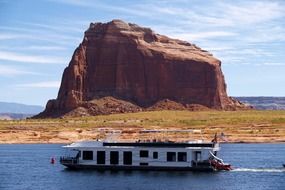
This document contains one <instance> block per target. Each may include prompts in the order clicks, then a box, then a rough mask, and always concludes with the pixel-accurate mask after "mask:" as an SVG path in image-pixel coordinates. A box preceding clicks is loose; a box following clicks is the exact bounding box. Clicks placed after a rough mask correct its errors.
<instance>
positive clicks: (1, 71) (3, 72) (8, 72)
mask: <svg viewBox="0 0 285 190" xmlns="http://www.w3.org/2000/svg"><path fill="white" fill-rule="evenodd" d="M30 74H32V75H37V73H34V72H30V71H25V70H21V69H18V68H15V67H11V66H5V65H0V76H5V77H11V76H17V75H30Z"/></svg>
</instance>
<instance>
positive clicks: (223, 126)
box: [0, 111, 285, 144]
mask: <svg viewBox="0 0 285 190" xmlns="http://www.w3.org/2000/svg"><path fill="white" fill-rule="evenodd" d="M145 129H149V130H153V129H160V130H164V129H169V130H181V129H194V130H195V131H196V132H195V133H192V134H189V133H159V134H148V133H139V131H142V130H145ZM114 130H119V131H120V132H121V134H120V135H119V136H118V135H116V136H117V138H116V140H117V141H134V140H138V139H150V140H151V139H158V140H166V139H167V140H173V141H187V140H189V139H191V140H198V139H203V140H204V141H211V140H212V139H213V136H214V134H215V133H217V134H221V133H223V134H224V137H225V138H223V140H221V141H226V142H230V143H238V142H243V143H285V112H274V111H271V112H254V111H250V112H246V111H243V112H187V111H181V112H177V111H160V112H159V111H158V112H142V113H133V114H116V115H108V116H96V117H88V118H65V119H47V120H20V121H0V144H9V143H64V144H66V143H71V142H75V141H82V140H95V139H106V138H111V137H114V135H113V136H112V135H110V133H109V132H107V133H106V131H114ZM198 130H201V131H202V133H198V132H197V131H198Z"/></svg>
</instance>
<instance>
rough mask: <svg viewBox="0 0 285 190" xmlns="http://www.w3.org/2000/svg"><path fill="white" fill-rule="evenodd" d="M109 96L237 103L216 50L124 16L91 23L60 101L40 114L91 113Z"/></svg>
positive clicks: (148, 102) (146, 102) (146, 103)
mask: <svg viewBox="0 0 285 190" xmlns="http://www.w3.org/2000/svg"><path fill="white" fill-rule="evenodd" d="M107 96H111V97H114V98H116V99H119V100H124V101H128V102H131V103H132V104H134V106H138V107H141V108H148V107H151V106H152V105H154V104H155V103H157V102H159V101H161V100H164V99H167V100H171V101H175V102H178V103H179V104H181V105H190V104H200V105H203V106H206V107H209V108H213V109H235V107H236V102H235V101H233V100H232V99H231V98H229V97H228V96H227V93H226V84H225V80H224V76H223V73H222V71H221V62H220V61H219V60H218V59H216V58H215V57H213V56H212V54H210V53H209V52H207V51H205V50H202V49H200V48H199V47H197V46H196V45H194V44H190V43H188V42H185V41H181V40H176V39H171V38H168V37H166V36H163V35H159V34H156V33H154V32H153V31H152V30H151V29H149V28H143V27H140V26H138V25H135V24H130V23H129V24H128V23H125V22H123V21H121V20H113V21H111V22H108V23H95V24H93V23H91V24H90V27H89V28H88V30H87V31H86V32H85V36H84V39H83V41H82V43H81V44H80V45H79V47H78V48H77V49H76V50H75V52H74V54H73V56H72V59H71V61H70V63H69V65H68V67H67V68H66V69H65V70H64V73H63V77H62V82H61V86H60V90H59V93H58V97H57V99H55V100H49V101H48V103H47V106H46V109H45V111H44V112H42V113H41V114H40V115H38V117H56V116H61V115H64V114H66V113H68V112H70V111H72V110H75V109H76V108H77V109H78V108H82V109H84V110H86V109H87V111H86V112H89V111H88V109H91V108H90V104H89V103H88V102H90V101H92V100H94V99H99V98H103V97H107ZM87 105H89V106H87ZM91 107H92V106H91ZM186 107H187V106H186ZM241 107H242V105H241ZM131 110H136V108H134V109H131ZM75 115H76V114H75ZM91 115H94V114H92V113H91Z"/></svg>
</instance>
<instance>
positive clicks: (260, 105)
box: [234, 96, 285, 110]
mask: <svg viewBox="0 0 285 190" xmlns="http://www.w3.org/2000/svg"><path fill="white" fill-rule="evenodd" d="M234 98H236V99H238V100H239V101H241V102H243V103H245V104H250V105H252V106H253V107H254V108H255V109H258V110H285V97H269V96H260V97H234Z"/></svg>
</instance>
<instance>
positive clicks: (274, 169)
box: [0, 144, 285, 190]
mask: <svg viewBox="0 0 285 190" xmlns="http://www.w3.org/2000/svg"><path fill="white" fill-rule="evenodd" d="M61 146H62V145H60V144H58V145H55V144H29V145H0V189H1V190H6V189H13V190H17V189H21V190H25V189H27V190H32V189H37V190H39V189H50V190H58V189H62V190H78V189H79V190H85V189H88V190H91V189H102V190H103V189H106V190H107V189H108V190H109V189H116V190H119V189H130V190H133V189H134V190H136V189H143V190H147V189H159V190H168V189H175V190H180V189H187V190H247V189H250V190H265V189H266V190H267V189H268V190H285V170H284V169H283V168H282V164H283V163H285V144H222V145H221V147H222V149H221V151H220V154H219V156H220V157H222V158H223V159H224V160H225V161H226V162H229V163H231V164H232V165H233V166H234V167H235V168H236V169H235V170H233V171H230V172H213V173H199V172H196V173H195V172H165V171H164V172H154V171H149V172H147V171H129V172H126V171H119V172H111V171H104V172H98V171H70V170H66V169H65V168H64V167H63V166H61V165H60V164H59V163H58V162H56V164H54V165H52V164H50V163H49V161H50V158H51V156H56V157H57V158H58V157H59V156H60V155H62V154H64V153H65V152H64V150H63V149H62V148H61Z"/></svg>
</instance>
